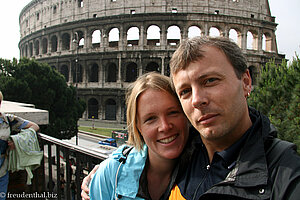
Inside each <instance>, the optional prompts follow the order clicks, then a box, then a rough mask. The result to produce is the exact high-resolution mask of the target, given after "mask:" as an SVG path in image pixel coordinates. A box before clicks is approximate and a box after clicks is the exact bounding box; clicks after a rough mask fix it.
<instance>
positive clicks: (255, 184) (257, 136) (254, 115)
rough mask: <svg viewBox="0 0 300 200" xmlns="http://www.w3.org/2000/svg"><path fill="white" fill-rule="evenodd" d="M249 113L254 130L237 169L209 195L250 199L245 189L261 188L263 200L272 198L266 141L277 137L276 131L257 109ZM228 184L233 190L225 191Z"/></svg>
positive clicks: (244, 147)
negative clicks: (216, 194) (234, 195)
mask: <svg viewBox="0 0 300 200" xmlns="http://www.w3.org/2000/svg"><path fill="white" fill-rule="evenodd" d="M249 113H250V117H251V120H252V122H253V125H252V127H251V129H252V130H251V132H250V133H249V136H248V138H247V140H246V142H245V144H244V146H243V147H242V149H241V151H240V153H239V156H238V158H237V162H236V165H235V167H234V168H233V170H232V171H231V172H230V173H229V174H228V176H227V177H226V179H225V180H224V181H222V182H221V183H219V184H217V185H218V186H221V187H213V188H211V189H210V190H209V191H208V193H220V194H221V193H223V194H224V193H226V191H227V192H229V194H231V195H232V194H234V193H236V195H237V196H241V197H243V196H244V195H245V196H244V197H248V198H249V195H250V194H249V193H247V192H246V193H245V190H244V189H247V188H259V189H261V191H264V192H263V193H262V194H261V196H263V198H265V197H266V198H268V197H269V196H270V193H271V188H270V186H269V184H268V181H269V180H268V177H269V174H268V166H267V160H266V154H265V150H264V141H265V140H266V138H268V137H273V136H276V130H275V128H274V127H273V126H272V125H271V124H270V121H269V119H268V118H267V117H265V116H264V115H262V114H260V113H259V112H258V111H256V110H255V109H253V108H249ZM253 120H254V121H253ZM228 184H230V185H233V188H232V187H226V188H227V189H226V190H225V189H224V188H223V187H222V185H228ZM222 188H223V189H222ZM229 190H230V191H229ZM258 193H259V191H256V194H258ZM253 198H254V197H253Z"/></svg>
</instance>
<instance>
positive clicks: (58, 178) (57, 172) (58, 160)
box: [56, 144, 63, 200]
mask: <svg viewBox="0 0 300 200" xmlns="http://www.w3.org/2000/svg"><path fill="white" fill-rule="evenodd" d="M61 176H63V175H62V174H60V146H59V145H58V144H57V145H56V185H57V197H58V199H59V200H60V199H61V195H62V194H61V191H60V188H61V182H60V177H61Z"/></svg>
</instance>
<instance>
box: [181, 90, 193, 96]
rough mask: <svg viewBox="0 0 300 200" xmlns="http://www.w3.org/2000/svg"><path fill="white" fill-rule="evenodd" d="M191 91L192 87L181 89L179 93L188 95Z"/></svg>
mask: <svg viewBox="0 0 300 200" xmlns="http://www.w3.org/2000/svg"><path fill="white" fill-rule="evenodd" d="M190 91H191V89H184V90H181V92H180V93H179V95H180V96H185V95H187V94H188V93H189V92H190Z"/></svg>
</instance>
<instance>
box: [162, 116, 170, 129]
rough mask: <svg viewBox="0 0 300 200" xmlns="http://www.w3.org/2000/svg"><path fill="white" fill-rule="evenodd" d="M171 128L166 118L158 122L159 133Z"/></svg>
mask: <svg viewBox="0 0 300 200" xmlns="http://www.w3.org/2000/svg"><path fill="white" fill-rule="evenodd" d="M171 128H172V123H171V122H170V120H168V118H167V117H162V118H161V120H160V125H159V131H168V130H169V129H171Z"/></svg>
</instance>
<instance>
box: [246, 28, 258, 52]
mask: <svg viewBox="0 0 300 200" xmlns="http://www.w3.org/2000/svg"><path fill="white" fill-rule="evenodd" d="M247 49H250V50H257V35H254V34H253V32H250V31H248V32H247Z"/></svg>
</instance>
